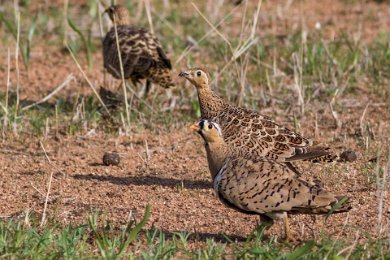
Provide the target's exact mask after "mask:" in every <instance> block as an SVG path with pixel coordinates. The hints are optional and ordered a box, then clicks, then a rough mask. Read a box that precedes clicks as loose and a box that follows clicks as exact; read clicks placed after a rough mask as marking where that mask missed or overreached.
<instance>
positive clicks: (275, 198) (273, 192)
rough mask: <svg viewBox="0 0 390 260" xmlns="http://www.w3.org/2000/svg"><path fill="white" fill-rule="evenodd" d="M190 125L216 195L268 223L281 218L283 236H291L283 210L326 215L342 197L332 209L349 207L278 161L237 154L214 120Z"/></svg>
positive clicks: (338, 198) (289, 237) (337, 209)
mask: <svg viewBox="0 0 390 260" xmlns="http://www.w3.org/2000/svg"><path fill="white" fill-rule="evenodd" d="M191 128H192V129H194V130H196V131H197V132H198V133H199V134H200V135H201V136H202V138H203V139H204V141H205V148H206V153H207V160H208V165H209V169H210V172H211V176H212V180H213V184H214V190H215V193H216V195H217V196H218V198H219V199H220V200H221V201H222V202H223V203H224V204H225V205H227V206H229V207H232V208H234V209H236V210H238V211H241V212H243V213H248V214H259V215H260V217H261V218H262V221H264V220H267V221H268V222H271V223H270V224H272V223H273V220H277V219H280V218H282V217H284V220H285V232H286V238H288V239H292V236H291V233H290V231H289V227H288V219H287V213H290V214H300V213H304V214H326V213H328V212H329V211H330V210H331V208H332V206H333V205H335V203H337V202H338V201H339V200H340V199H342V198H345V199H347V202H346V203H344V204H342V205H341V207H339V208H336V207H335V209H334V210H335V211H334V212H345V211H348V210H350V209H351V205H350V203H349V202H348V199H349V198H347V197H343V196H340V197H338V196H335V195H334V194H332V193H330V192H328V191H326V190H324V189H323V188H322V187H321V186H320V185H318V184H314V183H310V182H307V181H305V180H304V179H301V178H299V177H297V176H296V175H295V173H294V172H293V171H292V170H290V169H289V168H288V167H287V166H286V165H284V164H282V163H279V162H276V161H273V160H270V159H268V158H265V157H258V156H255V155H253V154H251V153H246V154H240V153H239V152H238V151H237V150H236V149H235V148H234V147H232V146H229V145H228V144H226V143H225V141H224V140H223V137H222V130H221V127H220V126H219V125H218V124H217V123H214V122H210V121H208V120H201V121H199V122H198V123H196V124H194V125H193V126H192V127H191Z"/></svg>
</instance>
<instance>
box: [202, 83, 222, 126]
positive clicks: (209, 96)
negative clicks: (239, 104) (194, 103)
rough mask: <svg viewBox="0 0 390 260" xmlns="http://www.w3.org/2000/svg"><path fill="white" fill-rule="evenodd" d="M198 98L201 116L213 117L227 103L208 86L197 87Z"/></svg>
mask: <svg viewBox="0 0 390 260" xmlns="http://www.w3.org/2000/svg"><path fill="white" fill-rule="evenodd" d="M198 99H199V105H200V112H201V114H202V118H207V119H209V118H213V117H216V116H217V115H218V114H219V113H220V112H222V111H223V110H224V109H225V108H226V106H227V104H226V103H225V102H224V101H223V100H222V98H220V97H219V96H218V95H217V94H215V93H214V91H212V90H211V89H210V87H209V86H201V87H199V88H198Z"/></svg>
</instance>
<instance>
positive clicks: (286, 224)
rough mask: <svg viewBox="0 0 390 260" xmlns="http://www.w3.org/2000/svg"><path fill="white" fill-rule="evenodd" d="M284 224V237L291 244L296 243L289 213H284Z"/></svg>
mask: <svg viewBox="0 0 390 260" xmlns="http://www.w3.org/2000/svg"><path fill="white" fill-rule="evenodd" d="M283 224H284V235H285V237H284V239H285V240H287V241H290V242H293V241H295V239H294V237H293V236H292V234H291V230H290V225H289V222H288V215H287V212H284V213H283Z"/></svg>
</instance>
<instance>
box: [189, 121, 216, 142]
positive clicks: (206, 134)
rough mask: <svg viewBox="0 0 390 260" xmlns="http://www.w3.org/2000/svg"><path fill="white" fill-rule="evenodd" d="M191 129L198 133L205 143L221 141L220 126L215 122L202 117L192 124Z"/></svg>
mask: <svg viewBox="0 0 390 260" xmlns="http://www.w3.org/2000/svg"><path fill="white" fill-rule="evenodd" d="M191 129H192V130H194V131H196V132H197V133H198V134H200V136H202V138H203V139H204V141H205V142H206V144H208V143H214V142H223V137H222V130H221V127H220V126H219V125H218V124H217V123H215V122H210V121H208V120H206V119H202V120H200V121H199V122H197V123H195V124H193V125H192V126H191Z"/></svg>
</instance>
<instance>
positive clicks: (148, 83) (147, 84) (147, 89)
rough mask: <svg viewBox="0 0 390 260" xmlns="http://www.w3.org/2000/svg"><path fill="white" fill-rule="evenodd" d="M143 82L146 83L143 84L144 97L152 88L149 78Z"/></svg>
mask: <svg viewBox="0 0 390 260" xmlns="http://www.w3.org/2000/svg"><path fill="white" fill-rule="evenodd" d="M145 84H146V86H145V92H144V98H147V97H148V95H149V92H150V90H151V88H152V82H150V81H149V80H146V82H145Z"/></svg>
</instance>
